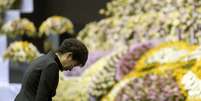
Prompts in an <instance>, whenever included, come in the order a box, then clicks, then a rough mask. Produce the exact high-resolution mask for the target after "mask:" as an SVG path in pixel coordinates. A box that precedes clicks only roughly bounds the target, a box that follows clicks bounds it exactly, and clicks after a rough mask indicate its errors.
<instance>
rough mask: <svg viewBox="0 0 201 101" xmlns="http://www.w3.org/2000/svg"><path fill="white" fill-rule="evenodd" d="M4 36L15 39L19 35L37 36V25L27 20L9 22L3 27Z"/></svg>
mask: <svg viewBox="0 0 201 101" xmlns="http://www.w3.org/2000/svg"><path fill="white" fill-rule="evenodd" d="M1 30H2V34H6V35H8V36H11V37H14V36H17V35H24V34H27V35H28V36H36V28H35V25H34V24H33V23H32V22H31V21H29V20H28V19H26V18H22V19H15V20H11V21H8V22H7V23H5V24H4V25H3V27H2V29H1Z"/></svg>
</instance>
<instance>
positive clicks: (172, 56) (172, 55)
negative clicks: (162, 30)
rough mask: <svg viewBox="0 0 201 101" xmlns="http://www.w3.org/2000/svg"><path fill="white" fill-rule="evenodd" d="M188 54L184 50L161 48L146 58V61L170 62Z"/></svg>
mask: <svg viewBox="0 0 201 101" xmlns="http://www.w3.org/2000/svg"><path fill="white" fill-rule="evenodd" d="M186 54H188V51H186V50H178V49H175V48H172V47H171V48H164V49H161V50H160V51H159V52H157V54H155V55H153V56H152V57H151V58H149V59H148V61H147V63H148V64H150V63H155V62H159V63H172V62H176V61H178V60H179V59H180V58H182V57H183V56H185V55H186Z"/></svg>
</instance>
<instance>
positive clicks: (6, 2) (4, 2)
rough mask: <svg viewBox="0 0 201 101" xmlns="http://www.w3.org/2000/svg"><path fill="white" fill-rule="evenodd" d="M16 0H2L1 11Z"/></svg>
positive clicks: (0, 0) (0, 1)
mask: <svg viewBox="0 0 201 101" xmlns="http://www.w3.org/2000/svg"><path fill="white" fill-rule="evenodd" d="M15 1H16V0H0V13H2V12H3V11H5V10H6V9H8V8H10V7H11V6H12V4H13V3H14V2H15Z"/></svg>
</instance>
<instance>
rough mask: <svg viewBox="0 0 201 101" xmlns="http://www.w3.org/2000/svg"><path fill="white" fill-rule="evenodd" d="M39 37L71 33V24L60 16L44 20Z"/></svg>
mask: <svg viewBox="0 0 201 101" xmlns="http://www.w3.org/2000/svg"><path fill="white" fill-rule="evenodd" d="M39 32H40V33H39V36H42V35H43V34H45V35H49V34H62V33H64V32H69V33H73V32H74V31H73V24H72V22H71V21H70V20H69V19H67V18H65V17H62V16H52V17H49V18H48V19H47V20H45V21H44V22H43V23H42V24H41V26H40V28H39Z"/></svg>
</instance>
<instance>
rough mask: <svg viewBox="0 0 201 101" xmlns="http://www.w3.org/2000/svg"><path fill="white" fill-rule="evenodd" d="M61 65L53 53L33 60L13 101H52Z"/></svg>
mask: <svg viewBox="0 0 201 101" xmlns="http://www.w3.org/2000/svg"><path fill="white" fill-rule="evenodd" d="M62 68H63V67H62V65H61V63H60V61H59V59H58V57H57V55H55V54H54V53H53V52H49V53H48V54H47V55H43V56H41V57H39V58H37V59H36V60H34V61H33V62H32V63H31V64H30V65H29V67H28V70H27V71H26V73H25V75H24V78H23V82H22V88H21V90H20V92H19V94H18V95H17V96H16V98H15V101H52V97H53V96H54V95H55V94H56V88H57V85H58V80H59V70H62Z"/></svg>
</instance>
